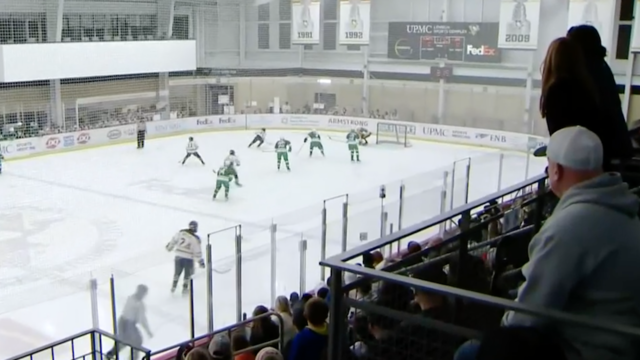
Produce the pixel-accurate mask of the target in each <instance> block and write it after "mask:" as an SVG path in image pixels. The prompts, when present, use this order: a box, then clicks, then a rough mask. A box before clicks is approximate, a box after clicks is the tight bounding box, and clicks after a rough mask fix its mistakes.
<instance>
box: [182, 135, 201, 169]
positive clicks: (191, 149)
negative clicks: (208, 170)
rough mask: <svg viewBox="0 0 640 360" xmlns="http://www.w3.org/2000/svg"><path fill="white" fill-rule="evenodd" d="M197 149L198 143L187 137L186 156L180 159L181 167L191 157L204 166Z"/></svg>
mask: <svg viewBox="0 0 640 360" xmlns="http://www.w3.org/2000/svg"><path fill="white" fill-rule="evenodd" d="M198 148H199V147H198V143H196V141H195V140H193V137H191V136H189V143H187V155H185V157H184V159H182V165H184V163H185V161H187V159H188V158H190V157H191V156H192V155H193V156H195V157H196V158H197V159H198V160H200V162H201V163H202V165H204V160H202V157H201V156H200V154H198Z"/></svg>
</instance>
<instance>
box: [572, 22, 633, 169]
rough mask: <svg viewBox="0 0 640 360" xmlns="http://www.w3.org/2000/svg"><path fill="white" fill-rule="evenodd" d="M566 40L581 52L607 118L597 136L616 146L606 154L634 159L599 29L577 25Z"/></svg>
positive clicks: (611, 156)
mask: <svg viewBox="0 0 640 360" xmlns="http://www.w3.org/2000/svg"><path fill="white" fill-rule="evenodd" d="M567 38H569V39H570V40H571V41H573V42H575V43H576V44H577V45H578V46H579V47H580V50H582V54H583V55H584V59H585V65H586V67H587V71H588V73H589V75H590V77H591V81H592V82H593V84H594V85H595V89H596V91H597V96H598V103H599V104H600V107H601V108H602V112H603V114H604V115H605V118H604V119H603V120H604V125H605V126H604V127H603V129H602V131H603V134H602V135H601V134H598V135H599V136H600V137H606V138H607V139H611V140H610V141H611V142H612V143H614V144H616V146H614V147H612V148H610V149H607V150H608V151H609V154H607V155H609V157H610V158H612V159H620V160H625V159H629V158H631V156H632V145H631V138H630V136H629V133H628V128H627V122H626V120H625V118H624V113H623V111H622V103H621V102H620V96H619V94H618V85H617V84H616V80H615V78H614V76H613V72H612V71H611V68H610V67H609V65H608V64H607V62H606V61H605V57H606V56H607V49H606V48H605V47H604V46H602V41H601V39H600V34H599V33H598V30H597V29H596V28H595V27H593V26H591V25H579V26H574V27H572V28H570V29H569V31H568V32H567ZM605 167H606V164H605Z"/></svg>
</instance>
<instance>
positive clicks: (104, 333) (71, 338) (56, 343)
mask: <svg viewBox="0 0 640 360" xmlns="http://www.w3.org/2000/svg"><path fill="white" fill-rule="evenodd" d="M96 333H97V334H100V335H102V336H105V337H107V338H109V339H112V340H113V341H115V342H116V343H120V344H122V345H124V346H128V347H130V348H132V349H133V350H135V351H140V352H143V353H145V354H150V353H151V350H149V349H147V348H145V347H144V346H135V345H131V344H130V343H129V342H127V341H124V340H120V339H119V338H118V336H116V335H113V334H111V333H109V332H107V331H104V330H100V329H95V328H94V329H88V330H85V331H82V332H79V333H76V334H74V335H70V336H67V337H65V338H62V339H60V340H57V341H54V342H51V343H49V344H47V345H43V346H39V347H37V348H35V349H32V350H29V351H27V352H24V353H22V354H20V355H17V356H13V357H11V358H9V359H7V360H18V359H24V358H31V356H32V355H34V354H37V353H40V352H43V351H47V350H49V349H52V348H55V347H57V346H60V345H63V344H65V343H68V342H73V341H74V340H75V339H78V338H80V337H83V336H87V335H93V334H96ZM94 345H95V344H93V343H92V346H94Z"/></svg>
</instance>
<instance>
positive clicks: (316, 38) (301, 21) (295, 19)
mask: <svg viewBox="0 0 640 360" xmlns="http://www.w3.org/2000/svg"><path fill="white" fill-rule="evenodd" d="M291 10H292V19H291V20H292V21H291V43H292V44H297V45H307V44H319V43H320V1H319V0H292V4H291Z"/></svg>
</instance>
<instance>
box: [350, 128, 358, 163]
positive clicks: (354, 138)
mask: <svg viewBox="0 0 640 360" xmlns="http://www.w3.org/2000/svg"><path fill="white" fill-rule="evenodd" d="M359 141H360V135H358V133H357V132H356V131H355V130H351V131H349V133H348V134H347V145H348V146H349V152H350V153H351V161H358V162H360V149H358V142H359ZM354 155H355V160H354Z"/></svg>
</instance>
